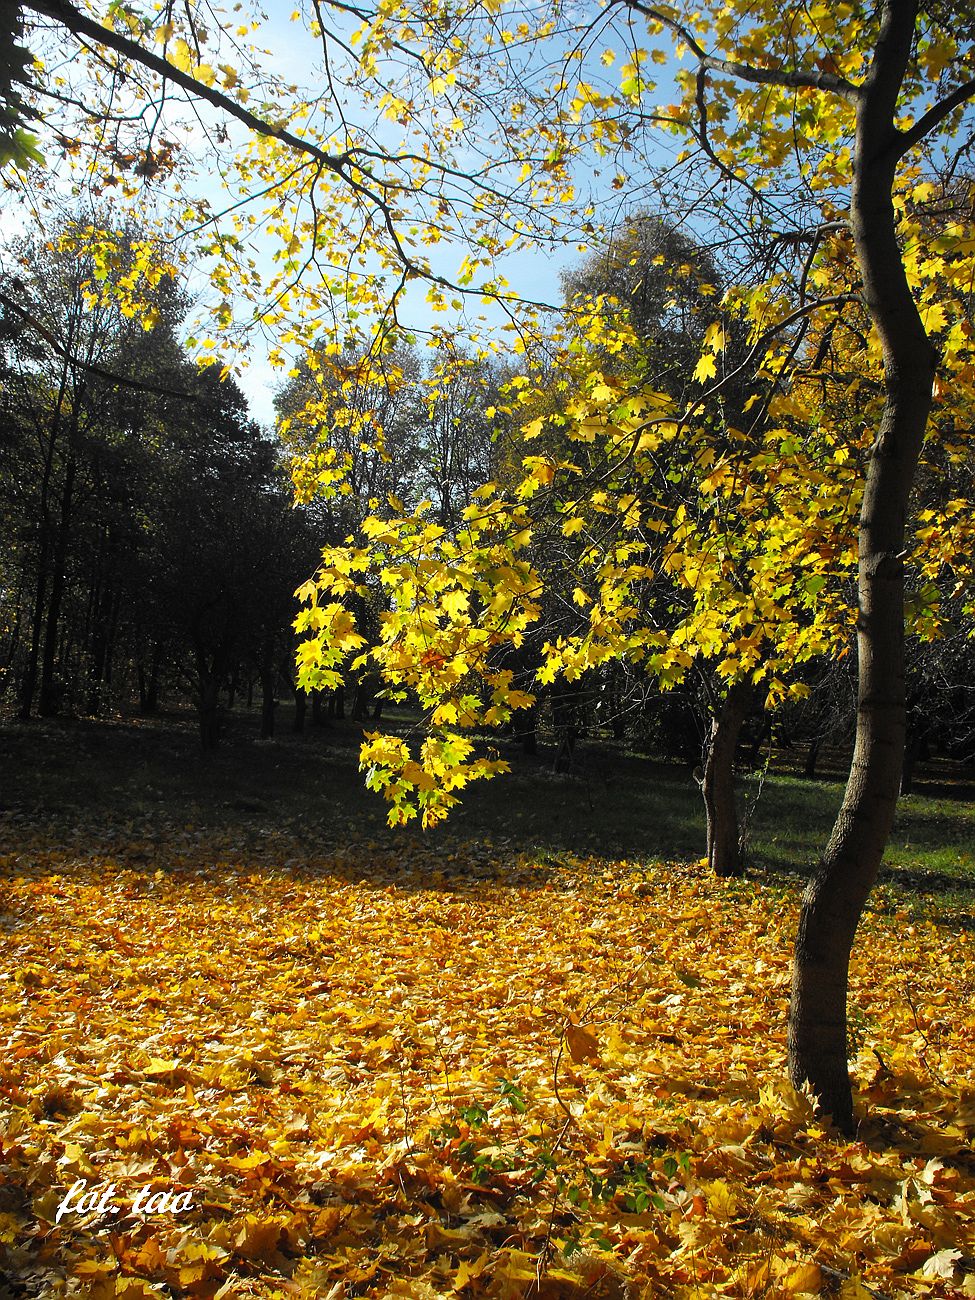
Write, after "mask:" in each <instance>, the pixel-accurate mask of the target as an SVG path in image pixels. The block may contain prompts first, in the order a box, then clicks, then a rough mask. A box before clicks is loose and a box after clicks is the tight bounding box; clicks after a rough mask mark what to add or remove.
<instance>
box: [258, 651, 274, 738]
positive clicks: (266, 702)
mask: <svg viewBox="0 0 975 1300" xmlns="http://www.w3.org/2000/svg"><path fill="white" fill-rule="evenodd" d="M272 664H273V660H272V657H271V651H270V649H268V650H266V651H265V653H264V655H263V656H262V658H261V668H260V678H261V739H262V740H270V739H271V738H272V736H273V735H274V710H275V709H276V708H277V706H278V702H277V700H276V699H275V698H274V668H273V666H272Z"/></svg>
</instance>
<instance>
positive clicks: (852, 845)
mask: <svg viewBox="0 0 975 1300" xmlns="http://www.w3.org/2000/svg"><path fill="white" fill-rule="evenodd" d="M916 16H917V4H916V0H913V2H912V0H887V2H886V4H885V5H884V9H883V17H882V24H881V31H880V35H879V38H878V41H877V46H876V49H875V52H874V58H873V63H872V66H871V69H870V72H869V74H868V75H867V78H866V81H865V82H864V83H863V85H862V87H861V89H860V92H859V100H858V103H857V131H856V145H855V151H854V181H853V192H852V205H851V220H852V225H853V237H854V241H855V245H856V251H857V260H858V264H859V268H860V274H861V277H862V280H863V293H864V298H865V300H866V303H867V307H868V310H869V312H870V316H871V319H872V321H873V324H874V326H875V328H876V330H877V333H878V335H879V338H880V343H881V347H882V349H883V358H884V378H885V389H886V402H885V406H884V411H883V415H882V417H881V420H880V427H879V429H878V432H877V438H876V441H875V442H874V445H873V448H872V449H871V453H870V459H869V464H868V468H867V477H866V484H865V489H864V498H863V505H862V508H861V513H860V527H859V568H858V606H859V610H858V618H857V645H858V651H859V685H858V692H857V724H856V741H855V744H854V751H853V762H852V765H851V768H850V776H849V780H848V782H847V787H846V794H845V796H844V799H843V806H842V808H841V809H840V812H839V815H838V817H837V819H836V825H835V826H834V828H833V833H832V835H831V836H830V839H829V843H828V844H827V846H826V850H825V853H824V856H823V860H822V862H821V863H820V865H819V867H818V869H817V870H816V872H815V874H814V875H813V878H812V880H811V881H810V883H809V885H808V887H807V889H806V892H805V896H804V898H803V902H802V911H801V914H800V918H799V930H798V934H797V937H796V947H795V960H794V965H793V980H792V1004H791V1008H790V1013H789V1072H790V1075H791V1077H792V1081H793V1083H794V1084H795V1085H796V1086H797V1087H798V1086H801V1085H802V1084H804V1083H806V1082H808V1083H809V1084H810V1085H811V1088H812V1091H813V1094H814V1096H815V1097H816V1099H817V1101H818V1103H819V1105H820V1106H821V1108H822V1110H823V1111H824V1112H826V1113H827V1114H829V1115H831V1116H832V1118H833V1121H834V1123H836V1124H837V1125H838V1126H839V1127H840V1128H841V1129H842V1130H844V1131H846V1132H852V1131H853V1130H854V1115H853V1095H852V1089H851V1085H850V1077H849V1069H848V1065H847V1038H846V1000H847V982H848V976H849V963H850V954H851V951H852V947H853V939H854V935H855V933H856V929H857V925H858V924H859V921H860V915H861V913H862V911H863V906H864V903H865V902H866V899H867V896H868V894H869V893H870V890H871V888H872V886H873V883H874V881H875V879H876V877H877V872H878V871H879V869H880V863H881V859H882V858H883V853H884V848H885V846H886V843H887V837H888V835H889V833H890V827H891V824H892V822H893V818H894V809H895V807H896V804H897V792H898V789H899V786H900V778H901V764H902V758H903V752H904V726H905V694H904V572H903V568H904V566H903V548H904V535H905V526H906V515H907V506H908V500H909V496H910V491H911V485H912V483H913V479H914V472H915V467H916V465H917V461H918V456H919V454H920V450H921V444H922V442H923V439H924V432H925V428H926V426H927V420H928V414H929V411H930V406H931V386H932V382H933V378H934V372H935V353H934V350H933V348H932V347H931V345H930V343H929V341H928V339H927V336H926V334H925V332H924V327H923V325H922V323H921V319H920V317H919V315H918V312H917V308H916V306H915V303H914V300H913V297H912V295H911V291H910V287H909V285H908V282H907V278H906V276H905V273H904V267H903V263H902V260H901V254H900V250H899V247H898V243H897V236H896V220H895V215H894V207H893V203H892V201H891V192H892V188H893V183H894V175H895V169H896V166H897V162H898V159H899V156H900V152H901V151H902V150H903V147H904V146H903V140H902V138H901V136H900V134H899V133H898V132H897V131H896V130H895V128H894V125H893V121H894V116H895V114H896V112H897V111H898V110H897V97H898V94H899V91H900V86H901V82H902V80H903V75H904V70H905V68H906V66H907V62H908V59H909V58H910V53H911V44H912V41H913V38H914V28H915V21H916Z"/></svg>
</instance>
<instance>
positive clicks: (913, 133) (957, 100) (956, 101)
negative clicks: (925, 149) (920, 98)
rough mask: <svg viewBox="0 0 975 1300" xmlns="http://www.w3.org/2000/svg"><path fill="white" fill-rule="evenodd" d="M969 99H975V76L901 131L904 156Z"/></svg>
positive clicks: (901, 150)
mask: <svg viewBox="0 0 975 1300" xmlns="http://www.w3.org/2000/svg"><path fill="white" fill-rule="evenodd" d="M967 99H975V78H973V79H972V80H971V81H966V82H964V83H963V84H962V85H960V86H956V87H955V89H954V90H953V91H952V92H951V94H950V95H945V97H944V99H941V100H939V101H938V103H937V104H933V105H932V106H931V108H929V109H928V111H927V112H926V113H924V114H923V115H922V116H921V117H919V118H918V120H917V121H916V122H915V123H914V125H913V126H912V127H911V128H910V129H909V130H907V131H901V133H900V141H899V144H898V148H899V150H900V155H901V156H903V155H904V154H905V153H907V151H908V150H909V149H913V148H914V146H915V145H916V144H920V143H921V141H922V140H923V139H924V137H925V136H926V135H927V134H928V132H929V131H933V130H934V128H935V127H936V126H938V125H939V124H940V123H941V122H943V121H944V120H945V118H946V117H947V116H948V114H949V113H952V112H954V110H955V109H956V108H958V107H959V106H960V105H962V104H964V103H965V101H966V100H967Z"/></svg>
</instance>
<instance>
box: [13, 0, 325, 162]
mask: <svg viewBox="0 0 975 1300" xmlns="http://www.w3.org/2000/svg"><path fill="white" fill-rule="evenodd" d="M22 3H23V7H24V8H25V9H32V10H34V12H35V13H39V14H43V15H44V17H45V18H53V19H54V21H55V22H57V23H60V24H61V26H62V27H66V28H67V29H68V31H69V32H72V33H74V35H76V36H77V35H82V36H87V37H89V39H91V40H93V41H97V42H98V44H99V45H107V46H108V48H109V49H110V50H114V51H115V53H116V54H121V55H122V56H123V57H124V58H126V59H132V60H133V61H134V62H135V63H141V64H142V66H143V67H145V68H149V69H150V70H151V71H152V72H157V73H158V74H159V75H160V76H161V77H165V78H167V79H168V80H169V81H172V82H173V83H174V84H175V85H177V86H181V87H182V88H183V89H184V90H187V91H189V93H190V94H191V95H194V96H195V97H196V98H197V99H203V100H206V102H207V103H208V104H212V105H213V107H214V108H219V109H220V110H221V112H224V113H227V114H228V115H229V116H230V117H233V118H236V120H237V121H238V122H240V123H241V124H242V125H243V126H246V127H247V129H248V131H253V132H254V133H255V134H256V135H265V136H269V137H271V138H273V139H275V140H281V141H282V142H283V143H284V144H286V145H289V146H290V148H292V149H296V150H297V151H298V152H299V153H304V154H310V155H311V157H313V158H315V159H317V160H318V162H320V163H321V164H322V165H323V166H324V167H327V168H328V169H329V171H332V172H335V173H336V174H337V175H339V176H341V177H342V179H343V180H348V179H349V178H348V176H347V175H346V174H345V172H344V170H343V169H344V167H345V165H346V164H347V163H348V162H349V158H348V155H346V154H330V153H328V152H326V150H324V149H320V148H319V147H318V145H316V144H312V143H311V142H310V141H308V140H302V139H301V138H300V137H299V136H296V135H294V134H293V132H291V131H288V130H287V129H286V128H284V127H277V126H274V125H273V124H272V123H270V122H267V121H265V120H264V118H262V117H258V115H257V114H256V113H252V112H251V111H250V110H249V109H246V108H244V106H243V105H242V104H238V103H237V101H236V100H234V99H231V98H230V96H229V95H225V94H224V93H223V91H222V90H218V89H217V88H216V87H215V86H206V85H204V84H203V82H202V81H197V80H196V78H195V77H191V76H190V75H189V73H187V72H182V71H181V70H180V69H179V68H177V67H176V66H175V65H174V64H172V63H170V62H169V60H168V59H164V58H162V57H161V56H160V55H158V54H156V53H154V52H153V51H152V50H147V49H144V48H143V47H142V46H141V45H140V44H139V43H138V42H137V41H134V40H132V39H131V38H130V37H128V36H122V35H121V34H120V33H119V32H113V31H112V30H111V28H109V27H103V26H102V25H101V23H97V22H95V20H94V19H93V18H89V17H88V16H87V14H83V13H81V11H80V10H78V9H76V8H75V7H74V5H71V4H67V3H66V0H22Z"/></svg>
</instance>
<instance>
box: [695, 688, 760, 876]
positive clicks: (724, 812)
mask: <svg viewBox="0 0 975 1300" xmlns="http://www.w3.org/2000/svg"><path fill="white" fill-rule="evenodd" d="M751 702H752V685H751V683H750V682H735V684H734V685H733V686H730V687H729V688H728V694H727V695H726V696H725V698H724V700H723V702H722V705H721V709H720V711H719V712H718V715H717V717H714V718H712V720H711V734H710V736H709V737H708V742H707V753H706V755H705V759H704V769H703V775H702V777H701V794H702V795H703V797H704V811H705V815H706V817H707V842H708V866H709V867H710V868H711V870H712V871H713V872H714V874H715V875H716V876H740V875H741V874H742V872H743V871H744V864H743V862H742V858H741V844H740V842H739V833H738V808H737V805H736V803H735V776H734V768H735V753H736V751H737V749H738V737H739V736H740V735H741V728H742V725H743V724H744V721H745V719H746V717H747V716H748V710H749V708H750V706H751Z"/></svg>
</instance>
